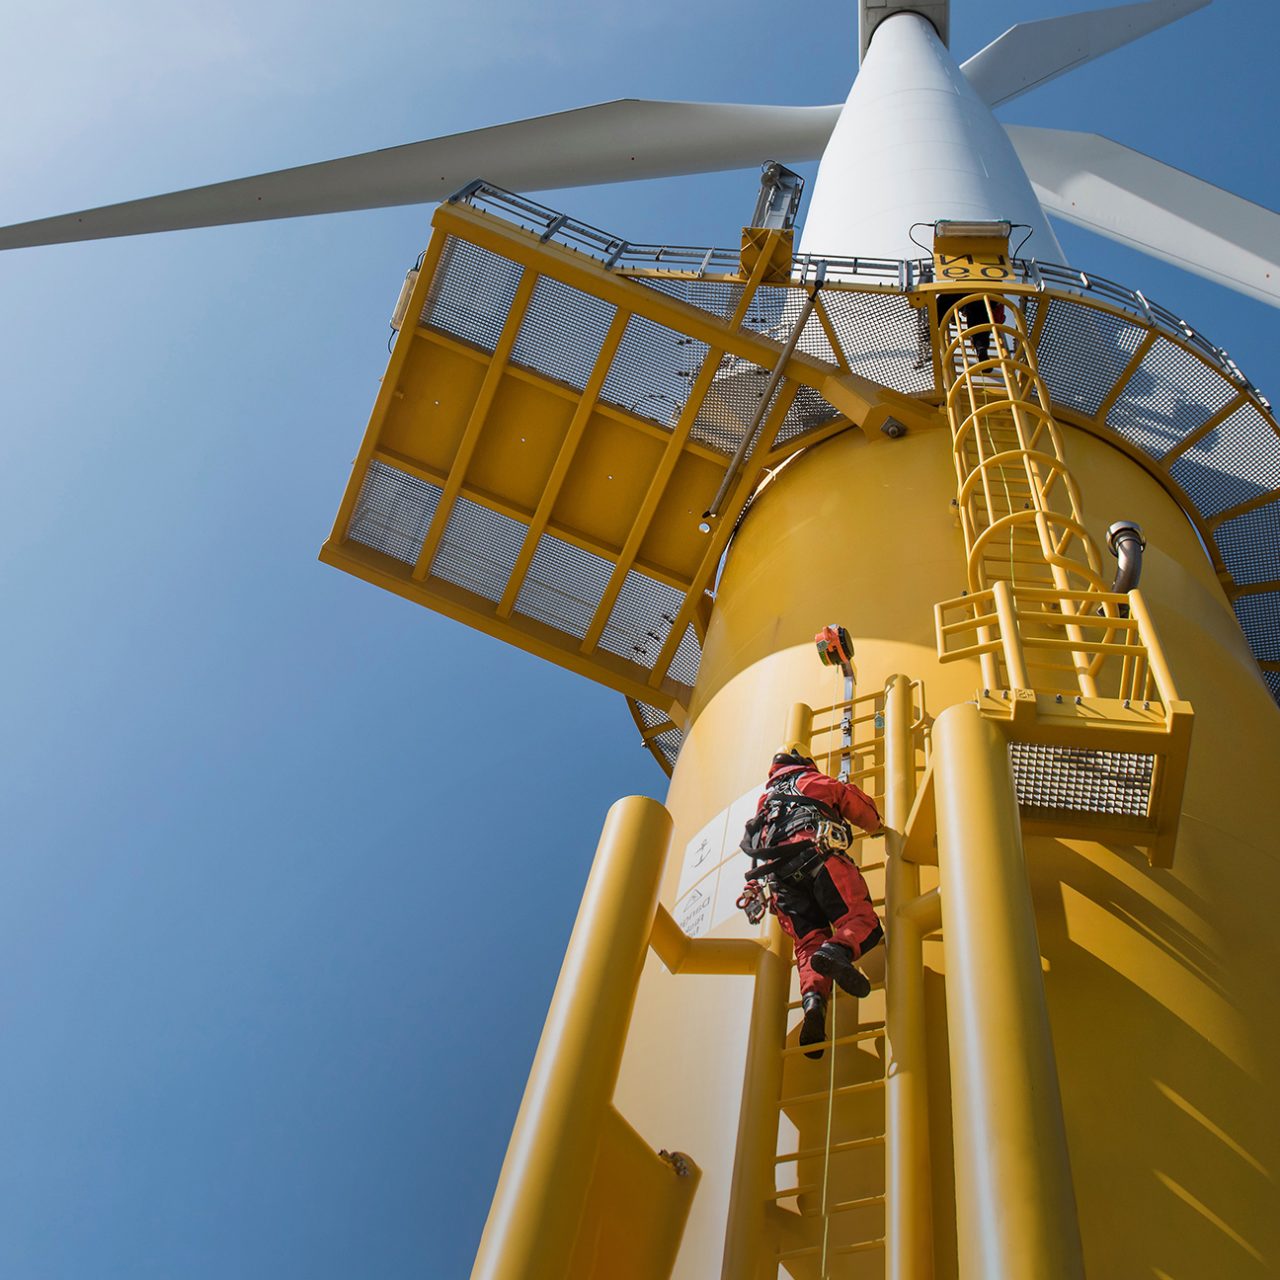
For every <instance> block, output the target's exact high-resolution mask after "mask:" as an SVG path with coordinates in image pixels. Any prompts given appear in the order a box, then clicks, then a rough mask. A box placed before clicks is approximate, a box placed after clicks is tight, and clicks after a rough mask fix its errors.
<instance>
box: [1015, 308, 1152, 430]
mask: <svg viewBox="0 0 1280 1280" xmlns="http://www.w3.org/2000/svg"><path fill="white" fill-rule="evenodd" d="M1145 334H1146V330H1145V329H1143V328H1141V327H1140V326H1138V325H1136V324H1130V323H1129V322H1127V321H1125V320H1122V319H1120V318H1119V317H1118V316H1113V315H1111V314H1110V313H1109V312H1106V311H1093V310H1091V309H1090V308H1088V307H1079V306H1073V305H1071V304H1070V303H1066V302H1062V301H1060V300H1057V299H1055V300H1054V301H1052V302H1051V303H1050V304H1049V310H1048V313H1047V314H1046V316H1045V322H1044V327H1043V328H1042V329H1041V330H1040V337H1039V343H1038V345H1037V348H1036V360H1037V362H1038V364H1039V366H1040V376H1041V377H1042V378H1044V382H1045V386H1047V387H1048V388H1049V394H1050V395H1051V396H1052V397H1053V399H1054V400H1055V401H1056V402H1057V403H1058V404H1063V405H1069V406H1070V407H1071V408H1073V409H1079V410H1080V412H1081V413H1083V414H1085V415H1086V416H1087V417H1090V418H1092V417H1094V416H1095V415H1096V414H1097V412H1098V409H1099V408H1100V407H1101V405H1102V402H1103V400H1104V399H1106V396H1107V393H1108V392H1110V391H1111V389H1112V388H1113V387H1114V386H1115V385H1116V382H1117V381H1118V380H1119V378H1120V375H1121V374H1122V373H1123V372H1124V370H1125V368H1126V366H1127V365H1128V364H1129V361H1130V360H1132V359H1133V355H1134V352H1136V351H1137V349H1138V345H1139V343H1141V341H1142V339H1143V337H1144V336H1145Z"/></svg>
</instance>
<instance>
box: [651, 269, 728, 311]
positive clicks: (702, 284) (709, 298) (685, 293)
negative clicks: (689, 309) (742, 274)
mask: <svg viewBox="0 0 1280 1280" xmlns="http://www.w3.org/2000/svg"><path fill="white" fill-rule="evenodd" d="M638 283H640V284H642V285H644V286H645V287H646V288H648V289H656V290H657V291H658V292H659V293H665V294H666V295H667V297H669V298H676V299H678V300H679V301H680V302H687V303H689V305H690V306H693V307H698V308H700V309H701V310H703V311H709V312H710V313H711V314H712V315H713V316H718V317H719V318H720V319H721V320H726V319H728V318H729V316H731V315H732V314H733V311H734V308H735V307H736V306H737V305H738V301H739V299H740V298H741V297H742V285H740V284H730V283H727V282H726V281H723V280H661V279H652V278H641V279H640V280H639V281H638Z"/></svg>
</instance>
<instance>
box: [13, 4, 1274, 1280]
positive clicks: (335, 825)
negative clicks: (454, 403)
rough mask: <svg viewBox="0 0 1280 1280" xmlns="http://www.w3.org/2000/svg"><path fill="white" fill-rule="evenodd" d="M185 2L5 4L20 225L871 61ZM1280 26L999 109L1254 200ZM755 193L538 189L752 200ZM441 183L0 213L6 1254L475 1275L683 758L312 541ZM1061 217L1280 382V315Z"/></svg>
mask: <svg viewBox="0 0 1280 1280" xmlns="http://www.w3.org/2000/svg"><path fill="white" fill-rule="evenodd" d="M1070 7H1071V5H1070V3H1069V0H1052V2H1050V0H1024V2H1022V3H1015V2H1014V0H982V3H978V0H956V12H955V15H954V31H953V45H954V47H955V49H956V51H957V52H958V53H959V54H960V55H961V56H967V55H968V54H969V53H971V52H973V51H975V50H976V49H978V48H979V47H981V46H982V45H983V44H985V43H987V42H988V41H989V40H990V39H992V38H993V37H994V36H995V35H997V34H998V33H999V32H1000V31H1001V30H1003V29H1004V28H1005V27H1006V26H1008V25H1010V24H1011V23H1012V22H1013V21H1015V20H1017V19H1019V18H1033V17H1042V16H1049V15H1051V14H1056V13H1062V12H1065V11H1067V10H1069V9H1070ZM204 9H205V11H204V12H200V11H198V10H197V7H195V6H183V5H173V4H171V3H160V2H159V0H121V3H119V4H116V5H113V6H103V5H91V4H88V3H86V2H85V0H80V2H79V3H71V2H68V0H47V2H46V3H45V4H43V5H39V6H36V5H24V6H20V7H19V6H13V7H11V11H10V12H9V13H8V14H7V16H6V46H7V47H6V57H5V64H6V65H5V74H4V76H3V77H0V112H2V113H3V117H4V119H5V120H6V124H7V128H6V130H5V132H4V137H3V139H0V175H3V176H2V178H0V191H2V199H0V222H12V221H18V220H21V219H24V218H32V217H39V216H43V215H45V214H50V213H57V212H62V211H65V210H69V209H77V208H83V207H85V206H89V205H96V204H103V203H107V202H110V201H113V200H120V199H127V198H130V197H134V196H138V195H146V194H152V193H154V192H159V191H164V190H171V189H174V188H179V187H183V186H189V185H194V184H198V183H202V182H208V181H215V180H218V179H222V178H228V177H235V176H239V175H242V174H246V173H254V172H261V171H264V170H269V169H274V168H280V167H284V166H288V165H292V164H299V163H303V162H306V161H311V160H319V159H324V158H327V157H329V156H333V155H341V154H348V153H351V152H357V151H363V150H368V149H371V148H374V147H383V146H388V145H392V144H395V143H398V142H404V141H412V140H415V139H417V138H422V137H429V136H432V135H434V134H440V133H447V132H451V131H455V130H458V129H465V128H472V127H477V126H480V125H485V124H490V123H496V122H498V121H502V120H506V119H512V118H517V117H520V116H524V115H531V114H537V113H541V112H546V111H553V110H560V109H564V108H568V107H572V106H577V105H581V104H584V103H589V102H596V101H601V100H606V99H610V98H615V97H623V96H643V97H671V98H688V99H704V100H720V101H735V100H736V101H777V102H789V103H816V102H830V101H836V100H839V99H842V98H843V97H844V95H845V93H846V91H847V88H848V83H849V80H850V78H851V75H852V72H853V69H854V63H855V35H854V29H853V13H854V9H855V5H854V3H853V0H840V2H839V3H833V2H830V0H819V2H818V3H812V4H807V5H804V6H792V7H790V8H786V7H783V8H780V7H778V6H777V5H768V4H763V3H760V2H759V0H747V3H742V2H741V0H739V2H737V3H733V4H730V3H726V2H724V0H714V2H712V3H702V4H698V5H688V4H677V3H673V2H672V0H652V2H651V3H649V4H646V5H635V6H629V5H621V4H618V3H614V2H613V0H597V2H596V3H591V4H587V3H583V2H581V0H574V2H573V3H558V4H551V5H549V6H538V5H531V4H527V3H521V4H513V3H510V2H509V0H472V3H469V4H466V5H454V6H449V7H445V6H441V5H438V4H428V5H423V4H412V5H410V4H403V3H387V4H383V5H378V6H372V7H369V6H361V9H363V10H364V12H361V13H359V14H358V15H357V13H356V6H353V5H338V4H332V3H324V4H304V3H301V2H300V0H275V2H274V3H267V4H261V3H255V4H251V3H247V2H246V0H222V2H220V3H215V4H213V5H210V6H205V7H204ZM548 10H549V12H548ZM801 13H804V14H806V15H807V17H806V25H805V26H804V27H800V26H798V25H797V23H798V15H800V14H801ZM1278 36H1280V18H1278V17H1277V15H1276V13H1275V7H1274V6H1271V5H1264V4H1262V3H1261V2H1260V0H1218V3H1216V4H1215V5H1214V6H1213V7H1212V9H1210V10H1209V11H1207V12H1204V13H1199V14H1196V15H1194V16H1192V17H1191V18H1189V19H1187V20H1185V21H1184V22H1183V23H1181V24H1179V26H1178V27H1176V28H1173V29H1171V30H1169V31H1166V32H1163V33H1160V34H1158V35H1156V36H1154V37H1151V38H1149V39H1148V40H1146V41H1144V42H1143V43H1141V44H1140V45H1136V46H1133V47H1132V48H1130V49H1127V50H1123V51H1121V52H1120V53H1117V54H1114V55H1112V56H1111V57H1109V58H1107V59H1105V60H1103V61H1101V62H1098V63H1096V64H1094V65H1093V66H1091V67H1089V68H1087V69H1085V70H1084V71H1081V72H1078V73H1076V74H1075V75H1073V76H1070V77H1068V78H1065V79H1063V80H1060V81H1058V82H1057V83H1056V84H1053V85H1050V86H1048V87H1047V88H1045V89H1043V90H1041V91H1039V92H1038V93H1036V94H1034V95H1031V96H1028V97H1026V98H1024V99H1022V100H1021V101H1019V102H1017V103H1015V104H1013V105H1012V106H1010V107H1009V108H1007V109H1006V110H1005V112H1004V115H1005V117H1006V118H1007V119H1009V120H1010V121H1013V122H1020V123H1027V124H1039V125H1048V126H1057V127H1063V128H1079V129H1090V130H1094V131H1097V132H1100V133H1106V134H1109V135H1111V136H1112V137H1115V138H1116V139H1118V140H1119V141H1122V142H1125V143H1128V144H1129V145H1132V146H1136V147H1138V148H1141V149H1143V150H1147V151H1149V152H1151V153H1153V154H1155V155H1156V156H1158V157H1159V158H1161V159H1164V160H1166V161H1168V162H1171V163H1173V164H1176V165H1178V166H1179V167H1182V168H1185V169H1187V170H1189V171H1191V172H1193V173H1196V174H1198V175H1200V176H1202V177H1205V178H1208V179H1210V180H1212V181H1215V182H1217V183H1219V184H1221V185H1224V186H1227V187H1230V188H1232V189H1234V190H1236V191H1238V192H1239V193H1240V194H1242V195H1245V196H1247V197H1249V198H1251V199H1255V200H1258V201H1260V202H1261V203H1264V204H1267V205H1269V206H1271V207H1273V208H1274V207H1277V206H1280V190H1278V187H1280V180H1278V179H1277V175H1276V171H1275V164H1274V161H1275V142H1274V130H1275V118H1276V107H1277V101H1276V99H1277V95H1276V90H1275V79H1274V77H1275V70H1274V51H1275V49H1276V48H1277V47H1278V42H1277V37H1278ZM755 189H756V178H755V175H754V174H752V173H742V174H734V175H721V176H719V177H715V178H710V179H686V180H682V181H680V182H672V183H654V184H642V185H636V186H634V187H615V188H609V189H597V190H587V191H580V192H571V193H565V194H562V195H551V196H548V197H544V199H546V201H547V203H550V204H553V205H555V206H557V207H560V208H563V209H565V210H567V211H569V212H572V213H574V214H575V215H577V216H579V217H582V218H585V219H586V220H588V221H591V222H594V223H596V224H597V225H600V226H603V227H606V228H608V229H610V230H616V231H618V232H620V233H622V234H625V235H627V236H628V237H630V238H631V239H635V240H644V239H653V240H676V241H680V242H684V243H694V244H696V243H708V244H710V243H717V244H724V245H733V244H735V243H736V242H737V237H738V229H739V227H740V226H741V224H742V222H743V220H744V219H745V218H746V217H747V216H748V215H749V213H750V210H751V208H752V204H753V201H754V197H755ZM429 217H430V210H429V209H426V208H419V209H402V210H392V211H388V212H374V213H361V214H347V215H343V216H339V217H332V218H314V219H306V220H299V221H292V222H281V223H273V224H265V225H260V226H246V227H233V228H227V229H219V230H207V231H197V232H190V233H183V234H175V235H167V236H159V237H148V238H139V239H133V240H117V241H108V242H104V243H99V244H86V245H74V246H65V247H54V248H47V249H38V250H31V251H26V252H22V253H11V254H3V255H0V423H2V425H3V431H2V433H0V450H2V451H3V452H2V458H3V465H2V466H0V513H3V520H4V526H5V537H4V542H3V551H2V553H0V562H2V564H3V576H2V578H0V590H2V593H3V594H2V597H0V598H2V600H3V608H4V617H5V625H4V627H3V630H2V631H0V655H2V657H3V671H4V673H5V676H4V680H3V683H2V684H0V725H2V726H3V728H0V779H2V781H0V835H2V837H3V856H2V858H0V1045H2V1048H0V1133H3V1134H4V1140H3V1142H0V1276H4V1277H12V1278H13V1280H53V1278H55V1277H57V1278H60V1280H61V1278H66V1280H89V1278H97V1277H121V1278H122V1280H123V1278H126V1277H127V1278H128V1280H151V1278H152V1277H154V1278H156V1280H159V1278H161V1277H164V1278H166V1280H167V1278H170V1277H176V1276H181V1277H184V1278H187V1280H204V1278H206V1277H207V1278H209V1280H214V1278H217V1280H225V1278H226V1277H232V1276H234V1277H237V1278H241V1280H256V1278H258V1277H262V1278H263V1280H266V1278H267V1277H270V1278H271V1280H280V1278H281V1277H294V1276H297V1277H306V1278H307V1280H330V1278H332V1280H339V1278H341V1280H350V1278H351V1277H361V1280H366V1278H367V1280H392V1278H400V1277H405V1278H408V1277H415V1278H419V1280H420V1278H423V1277H426V1278H429V1280H435V1278H437V1277H440V1278H444V1280H451V1278H452V1277H459V1276H465V1275H466V1274H467V1273H468V1270H469V1265H470V1260H471V1257H472V1254H473V1252H474V1249H475V1244H476V1241H477V1239H478V1236H479V1232H480V1229H481V1226H482V1224H483V1220H484V1215H485V1212H486V1209H487V1206H488V1201H489V1197H490V1194H491V1192H492V1188H493V1184H494V1181H495V1178H496V1176H497V1170H498V1166H499V1163H500V1161H501V1157H502V1153H503V1150H504V1148H505V1144H506V1139H507V1134H508V1132H509V1128H510V1124H511V1120H512V1117H513V1115H514V1111H515V1107H516V1105H517V1102H518V1100H519V1095H520V1091H521V1089H522V1087H523V1082H524V1078H525V1074H526V1071H527V1069H528V1064H529V1061H530V1059H531V1056H532V1053H533V1049H534V1046H535V1044H536V1040H537V1035H538V1032H539V1030H540V1027H541V1023H542V1018H543V1015H544V1013H545V1010H546V1004H547V1001H548V998H549V996H550V993H551V988H552V985H553V983H554V980H555V974H556V970H557V966H558V964H559V959H560V956H561V953H562V950H563V946H564V942H565V940H566V938H567V935H568V931H569V927H570V925H571V923H572V919H573V915H574V912H575V910H576V907H577V901H578V896H579V892H580V889H581V885H582V882H583V880H584V878H585V874H586V868H587V865H588V863H589V860H590V856H591V852H592V850H593V847H594V842H595V837H596V834H597V832H598V830H599V826H600V822H601V820H602V818H603V815H604V812H605V810H606V808H607V807H608V805H609V804H610V803H611V801H612V800H613V799H614V798H616V797H617V796H619V795H622V794H626V793H630V792H647V793H649V794H652V795H657V796H659V797H660V796H661V795H662V794H663V793H664V790H665V779H664V778H663V777H662V775H661V774H660V773H659V771H658V769H657V767H656V766H655V765H654V764H653V763H652V762H651V761H650V759H649V757H648V755H647V754H646V753H645V752H644V751H643V750H641V748H640V747H639V745H638V740H637V735H636V732H635V730H634V728H633V727H632V724H631V721H630V717H629V715H628V714H627V711H626V708H625V705H624V703H623V700H622V699H621V697H619V696H617V695H614V694H611V693H608V692H606V691H604V690H601V689H598V688H596V687H594V686H592V685H590V684H587V683H586V682H584V681H581V680H579V679H576V678H574V677H572V676H570V675H568V674H567V673H564V672H561V671H559V670H556V669H553V668H551V667H549V666H545V665H542V664H539V663H538V662H536V661H535V660H533V659H531V658H528V657H526V656H524V655H522V654H520V653H518V652H515V651H514V650H510V649H507V648H504V647H503V646H501V645H499V644H497V643H496V642H494V641H491V640H488V639H486V638H484V637H482V636H480V635H477V634H474V633H472V632H470V631H467V630H464V629H463V628H461V627H459V626H457V625H456V624H453V623H450V622H447V621H445V620H444V619H441V618H437V617H436V616H434V615H432V614H429V613H427V612H425V611H423V610H421V609H417V608H415V607H414V606H412V605H409V604H406V603H405V602H403V601H400V600H398V599H395V598H393V597H391V596H389V595H386V594H382V593H379V592H377V591H376V590H374V589H373V588H371V587H368V586H366V585H364V584H362V583H359V582H357V581H355V580H354V579H351V578H348V577H346V576H345V575H342V574H340V573H338V572H336V571H334V570H332V569H328V568H325V567H323V566H321V565H320V564H318V563H317V562H316V559H315V557H316V552H317V550H318V548H319V546H320V544H321V542H322V541H323V539H324V537H325V534H326V532H327V530H328V527H329V524H330V522H331V520H332V516H333V512H334V510H335V508H336V505H337V502H338V498H339V495H340V493H341V490H342V487H343V485H344V483H345V480H346V477H347V473H348V468H349V464H350V460H351V458H352V456H353V454H354V452H355V449H356V446H357V443H358V441H359V439H360V436H361V434H362V432H363V429H364V424H365V421H366V418H367V415H368V411H369V407H370V405H371V403H372V399H373V396H374V393H375V390H376V386H377V381H378V378H379V376H380V375H381V372H382V370H383V367H384V365H385V361H386V338H387V318H388V315H389V313H390V310H391V306H392V304H393V303H394V301H395V297H396V294H397V292H398V290H399V286H400V280H401V277H402V275H403V272H404V270H405V268H406V267H407V266H408V265H409V264H410V263H411V262H412V261H413V259H414V257H415V256H416V254H417V253H418V251H419V250H420V249H421V248H422V247H423V246H424V245H425V243H426V240H427V237H428V230H427V225H428V220H429ZM1061 235H1062V240H1063V244H1064V247H1065V248H1066V251H1067V252H1068V254H1069V255H1070V256H1071V257H1072V259H1073V260H1074V261H1075V262H1076V263H1077V264H1078V265H1081V266H1084V267H1087V268H1089V269H1091V270H1093V271H1095V272H1097V273H1099V274H1102V275H1106V276H1110V277H1112V278H1113V279H1116V280H1119V281H1122V282H1125V283H1128V284H1131V285H1134V286H1137V287H1140V288H1142V289H1143V290H1144V291H1145V292H1146V293H1147V294H1148V296H1150V297H1152V298H1154V299H1156V300H1158V301H1161V302H1164V303H1165V304H1166V305H1168V306H1170V307H1172V308H1173V309H1174V310H1176V311H1178V312H1180V313H1181V314H1183V315H1185V316H1186V317H1187V318H1188V319H1189V320H1190V321H1191V322H1192V323H1193V324H1195V325H1196V326H1197V327H1199V328H1200V329H1201V330H1202V331H1204V332H1205V333H1206V334H1207V335H1208V336H1209V337H1210V338H1211V339H1213V340H1214V341H1216V342H1218V343H1219V344H1221V345H1223V346H1225V347H1227V348H1228V349H1229V350H1230V352H1231V353H1232V355H1233V356H1234V357H1235V358H1236V360H1237V361H1238V362H1239V364H1240V365H1241V366H1242V367H1243V368H1244V369H1245V370H1246V372H1248V373H1249V374H1250V375H1251V376H1252V378H1253V379H1254V381H1255V382H1257V383H1258V384H1259V385H1260V386H1261V388H1262V389H1263V391H1264V392H1268V393H1270V394H1271V395H1272V396H1273V397H1274V398H1276V399H1278V400H1280V377H1277V372H1278V371H1277V370H1276V368H1275V343H1276V338H1277V336H1278V335H1280V314H1278V313H1277V312H1276V311H1274V310H1271V309H1269V308H1267V307H1264V306H1262V305H1260V304H1257V303H1253V302H1249V301H1246V300H1243V299H1240V298H1237V297H1236V296H1234V295H1232V294H1230V293H1228V292H1226V291H1225V290H1222V289H1219V288H1216V287H1214V286H1210V285H1208V284H1206V283H1204V282H1202V281H1200V280H1197V279H1194V278H1192V277H1190V276H1186V275H1183V274H1182V273H1180V272H1178V271H1176V270H1174V269H1172V268H1165V267H1163V266H1161V265H1159V264H1155V263H1151V262H1148V261H1147V260H1145V259H1142V258H1140V257H1138V256H1136V255H1135V254H1132V253H1129V252H1127V251H1123V250H1121V249H1119V248H1118V247H1114V246H1112V245H1111V244H1109V243H1107V242H1105V241H1102V240H1100V239H1097V238H1095V237H1093V236H1089V235H1086V234H1084V233H1080V232H1076V231H1073V230H1072V229H1071V228H1065V229H1062V230H1061Z"/></svg>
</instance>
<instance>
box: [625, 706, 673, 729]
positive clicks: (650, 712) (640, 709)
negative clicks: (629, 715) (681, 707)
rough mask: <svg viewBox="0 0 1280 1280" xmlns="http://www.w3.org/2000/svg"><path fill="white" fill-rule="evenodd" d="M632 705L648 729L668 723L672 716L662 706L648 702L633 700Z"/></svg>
mask: <svg viewBox="0 0 1280 1280" xmlns="http://www.w3.org/2000/svg"><path fill="white" fill-rule="evenodd" d="M632 706H634V707H635V709H636V714H637V715H638V716H639V717H640V723H641V724H642V725H644V727H645V728H646V729H652V728H653V727H654V725H659V724H666V723H667V721H668V720H670V719H671V716H670V714H669V713H668V712H666V711H663V709H662V708H661V707H654V706H650V705H649V703H647V702H635V701H633V702H632Z"/></svg>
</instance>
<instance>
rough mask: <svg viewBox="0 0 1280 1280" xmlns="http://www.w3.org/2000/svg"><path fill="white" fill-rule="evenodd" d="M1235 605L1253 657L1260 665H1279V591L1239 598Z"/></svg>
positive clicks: (1263, 592)
mask: <svg viewBox="0 0 1280 1280" xmlns="http://www.w3.org/2000/svg"><path fill="white" fill-rule="evenodd" d="M1233 603H1234V608H1235V611H1236V617H1237V618H1239V620H1240V626H1241V627H1242V628H1243V629H1244V634H1245V638H1246V639H1247V640H1248V641H1249V648H1250V649H1252V650H1253V656H1254V657H1255V658H1257V659H1258V661H1259V662H1280V591H1262V592H1259V593H1258V594H1257V595H1252V596H1240V597H1238V598H1237V599H1236V600H1235V601H1234V602H1233Z"/></svg>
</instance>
